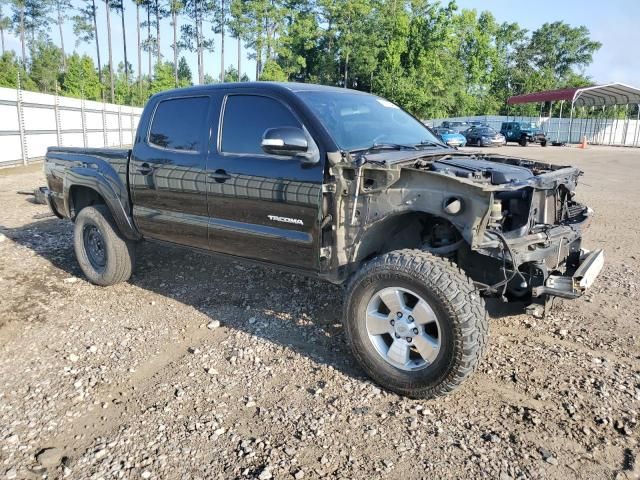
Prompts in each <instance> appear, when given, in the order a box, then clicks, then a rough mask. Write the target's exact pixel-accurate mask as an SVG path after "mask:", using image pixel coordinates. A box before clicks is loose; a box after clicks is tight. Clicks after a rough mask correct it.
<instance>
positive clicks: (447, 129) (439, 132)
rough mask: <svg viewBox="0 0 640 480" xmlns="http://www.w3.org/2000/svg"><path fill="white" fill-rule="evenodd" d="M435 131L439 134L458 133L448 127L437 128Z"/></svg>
mask: <svg viewBox="0 0 640 480" xmlns="http://www.w3.org/2000/svg"><path fill="white" fill-rule="evenodd" d="M436 132H437V133H438V134H439V135H452V134H455V133H458V132H456V131H454V130H451V129H450V128H438V129H436Z"/></svg>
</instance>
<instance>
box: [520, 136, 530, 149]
mask: <svg viewBox="0 0 640 480" xmlns="http://www.w3.org/2000/svg"><path fill="white" fill-rule="evenodd" d="M518 143H519V144H520V146H521V147H526V146H527V145H529V139H528V138H527V137H526V136H524V135H523V136H522V137H520V141H519V142H518Z"/></svg>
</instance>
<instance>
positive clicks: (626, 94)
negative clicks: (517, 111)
mask: <svg viewBox="0 0 640 480" xmlns="http://www.w3.org/2000/svg"><path fill="white" fill-rule="evenodd" d="M561 100H566V101H568V102H572V103H573V104H574V105H575V106H577V107H578V106H579V107H583V106H587V107H595V106H605V105H629V104H632V103H633V104H635V103H640V89H638V88H634V87H630V86H629V85H625V84H623V83H610V84H607V85H594V86H592V87H574V88H561V89H559V90H547V91H546V92H535V93H527V94H525V95H516V96H514V97H510V98H509V99H507V104H509V105H513V104H516V103H539V102H558V101H561Z"/></svg>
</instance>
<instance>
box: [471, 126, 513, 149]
mask: <svg viewBox="0 0 640 480" xmlns="http://www.w3.org/2000/svg"><path fill="white" fill-rule="evenodd" d="M463 134H464V136H465V137H466V139H467V144H468V145H476V146H478V147H501V146H503V145H506V144H507V141H506V140H505V138H504V136H503V135H502V134H500V133H498V132H496V131H495V130H494V129H493V128H491V127H471V128H469V129H467V130H465V131H464V132H463Z"/></svg>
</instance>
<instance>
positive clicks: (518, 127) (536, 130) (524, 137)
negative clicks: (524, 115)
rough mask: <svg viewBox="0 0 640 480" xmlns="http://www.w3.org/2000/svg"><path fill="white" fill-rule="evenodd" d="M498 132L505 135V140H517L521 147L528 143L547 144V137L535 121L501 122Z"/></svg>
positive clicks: (544, 145)
mask: <svg viewBox="0 0 640 480" xmlns="http://www.w3.org/2000/svg"><path fill="white" fill-rule="evenodd" d="M500 133H502V135H504V136H505V138H506V139H507V142H518V143H519V144H520V145H522V146H523V147H526V146H527V145H528V144H529V143H539V144H540V145H541V146H543V147H546V146H547V137H546V136H545V134H544V132H543V131H542V130H541V129H540V127H538V126H537V125H536V123H535V122H503V123H502V126H501V127H500Z"/></svg>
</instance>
